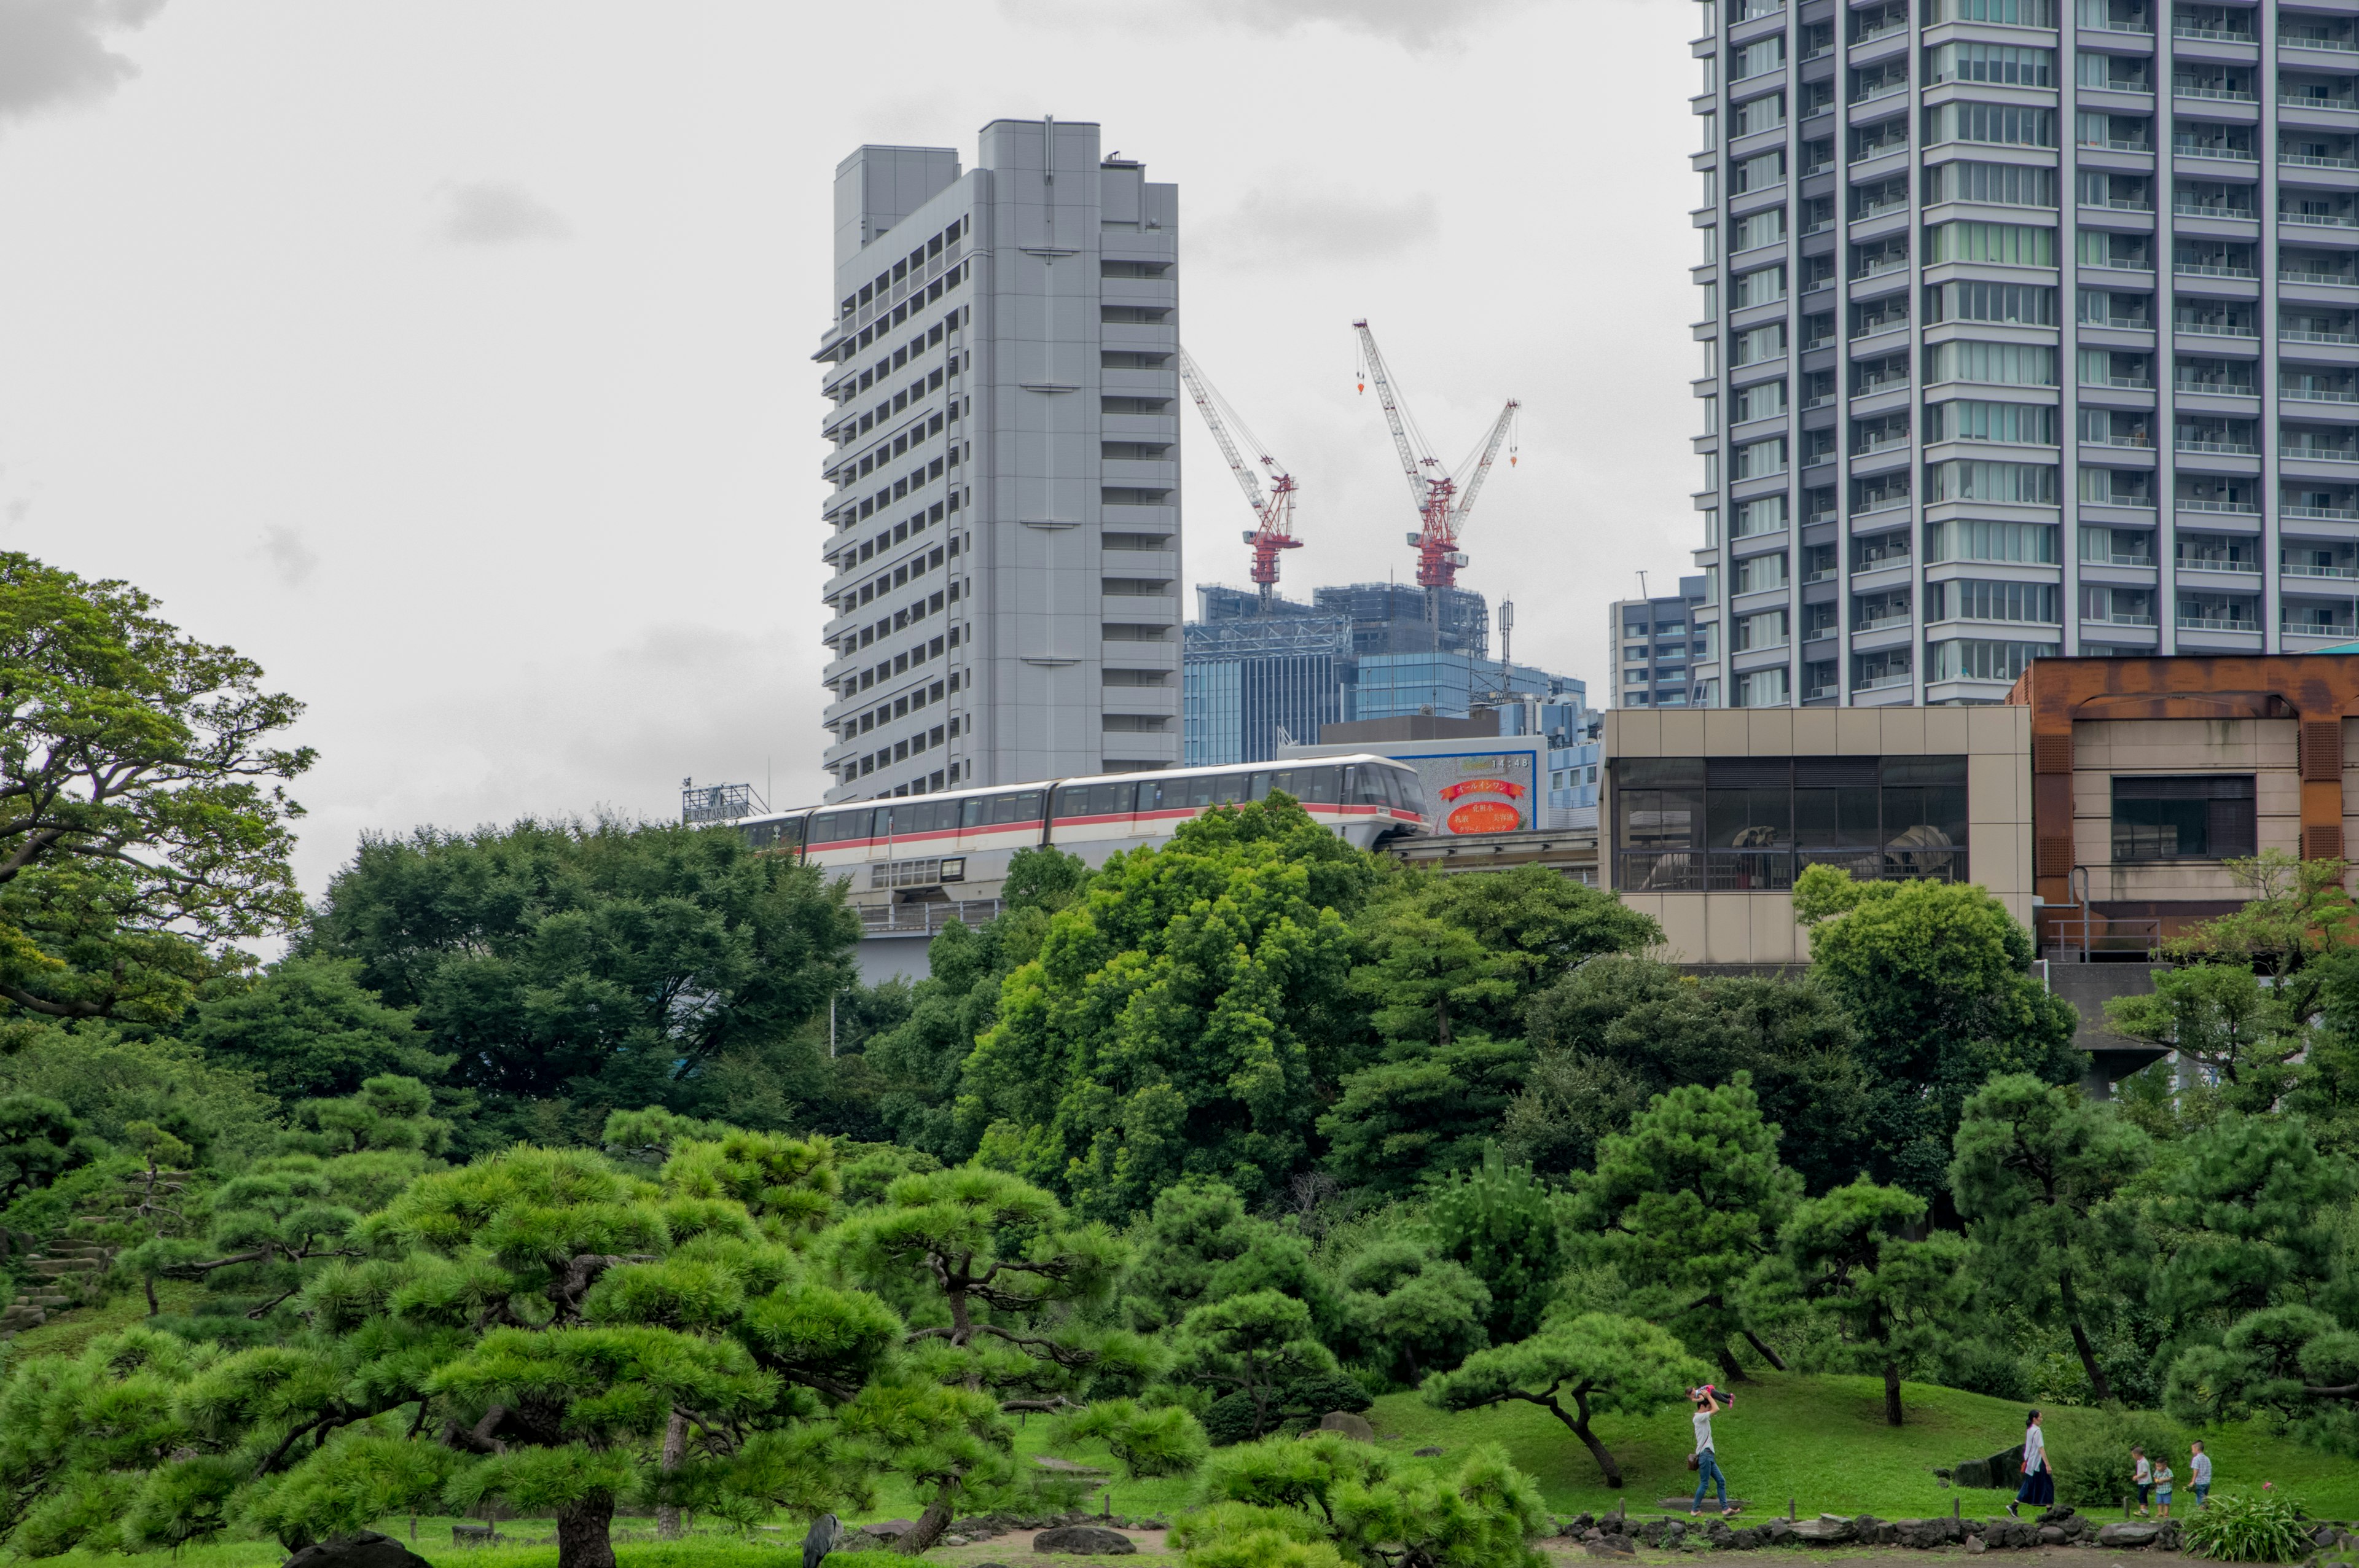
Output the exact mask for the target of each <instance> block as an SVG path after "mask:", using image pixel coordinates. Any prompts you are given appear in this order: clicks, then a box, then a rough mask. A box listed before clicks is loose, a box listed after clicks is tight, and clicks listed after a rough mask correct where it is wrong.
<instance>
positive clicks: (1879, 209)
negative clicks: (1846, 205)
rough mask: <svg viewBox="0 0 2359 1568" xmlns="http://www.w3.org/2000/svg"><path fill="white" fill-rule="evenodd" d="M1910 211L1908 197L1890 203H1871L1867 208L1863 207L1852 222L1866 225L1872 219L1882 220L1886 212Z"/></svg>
mask: <svg viewBox="0 0 2359 1568" xmlns="http://www.w3.org/2000/svg"><path fill="white" fill-rule="evenodd" d="M1906 211H1908V198H1907V197H1906V196H1901V197H1895V198H1894V199H1892V200H1888V201H1871V202H1869V203H1868V204H1867V205H1866V206H1864V207H1862V208H1861V209H1860V210H1859V212H1858V214H1857V215H1856V216H1854V218H1853V219H1852V222H1854V223H1864V222H1867V221H1868V220H1869V219H1870V218H1881V217H1883V216H1884V215H1885V214H1886V212H1906Z"/></svg>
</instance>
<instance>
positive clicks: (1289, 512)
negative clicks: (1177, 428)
mask: <svg viewBox="0 0 2359 1568" xmlns="http://www.w3.org/2000/svg"><path fill="white" fill-rule="evenodd" d="M1180 380H1181V381H1182V382H1183V383H1185V384H1187V387H1188V396H1189V398H1190V401H1192V402H1193V403H1194V404H1195V405H1196V412H1197V413H1199V414H1201V415H1202V416H1204V424H1205V426H1206V427H1208V428H1209V429H1211V431H1212V439H1213V440H1215V441H1217V442H1219V443H1220V447H1221V455H1222V456H1223V457H1224V458H1226V459H1227V460H1228V461H1229V471H1230V472H1231V473H1233V474H1234V475H1236V476H1237V485H1238V488H1240V489H1242V490H1243V491H1244V492H1245V500H1246V502H1247V503H1249V504H1250V505H1251V506H1252V507H1253V509H1254V526H1252V527H1251V528H1248V529H1246V530H1245V543H1246V544H1248V545H1251V546H1253V580H1254V583H1255V585H1256V587H1258V588H1259V589H1261V597H1262V602H1263V603H1264V604H1265V605H1266V604H1267V603H1268V602H1269V600H1270V597H1271V595H1272V594H1273V593H1274V592H1275V591H1276V589H1277V555H1278V552H1279V551H1280V550H1293V549H1299V548H1300V547H1301V546H1302V541H1301V540H1299V539H1298V538H1296V537H1295V536H1294V492H1295V488H1296V487H1295V483H1294V476H1293V475H1292V474H1290V473H1288V472H1287V471H1286V470H1285V469H1284V468H1282V467H1280V466H1279V464H1278V461H1277V459H1276V458H1273V457H1271V456H1270V455H1269V454H1268V453H1266V452H1264V453H1262V454H1261V462H1262V466H1263V467H1265V468H1266V469H1268V470H1269V488H1270V493H1269V495H1268V496H1267V497H1264V496H1263V494H1262V489H1261V481H1260V479H1259V477H1258V476H1257V475H1256V474H1255V472H1254V470H1253V468H1252V466H1251V465H1250V464H1248V463H1247V462H1246V461H1245V454H1244V453H1242V452H1240V451H1239V450H1238V449H1237V443H1236V440H1235V438H1234V437H1232V436H1231V435H1230V434H1229V427H1230V425H1232V424H1235V425H1238V426H1240V427H1242V426H1243V425H1244V423H1245V422H1244V421H1243V420H1242V419H1239V418H1238V417H1237V415H1236V411H1235V410H1234V409H1230V410H1229V411H1228V413H1227V415H1226V416H1223V413H1222V409H1223V407H1224V406H1225V405H1226V401H1227V400H1226V399H1224V398H1223V397H1222V396H1221V395H1220V393H1219V392H1217V391H1216V390H1214V388H1213V386H1212V383H1211V382H1209V381H1207V380H1205V379H1204V373H1203V372H1202V371H1201V369H1199V368H1198V366H1197V364H1196V362H1195V360H1194V359H1193V358H1191V357H1190V355H1189V352H1188V351H1187V350H1186V349H1184V348H1183V349H1181V350H1180ZM1245 438H1246V439H1247V440H1249V441H1253V444H1254V445H1255V446H1256V447H1258V446H1260V445H1261V443H1260V442H1259V441H1257V440H1254V435H1253V432H1252V431H1251V430H1246V431H1245Z"/></svg>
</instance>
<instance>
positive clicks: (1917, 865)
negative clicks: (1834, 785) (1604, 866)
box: [1614, 677, 1968, 892]
mask: <svg viewBox="0 0 2359 1568" xmlns="http://www.w3.org/2000/svg"><path fill="white" fill-rule="evenodd" d="M1903 678H1904V679H1905V678H1906V677H1903ZM1852 689H1853V690H1854V691H1867V690H1872V689H1874V687H1873V685H1872V683H1868V682H1857V683H1854V686H1853V687H1852ZM1833 690H1834V688H1832V687H1817V688H1814V689H1813V691H1812V693H1811V695H1813V696H1819V695H1832V693H1833ZM1615 859H1616V860H1617V861H1618V862H1619V865H1618V868H1617V869H1618V871H1619V874H1618V875H1617V876H1616V877H1615V879H1614V883H1615V886H1616V887H1618V888H1619V889H1620V890H1621V891H1623V892H1790V891H1792V889H1793V886H1794V879H1795V877H1796V876H1798V875H1799V874H1800V873H1801V872H1802V871H1805V870H1807V869H1808V868H1810V867H1811V866H1833V867H1835V868H1836V869H1838V870H1840V871H1849V872H1850V873H1851V874H1852V876H1853V878H1854V880H1856V881H1915V880H1923V881H1945V882H1962V881H1966V880H1968V878H1967V866H1966V850H1965V849H1964V848H1963V847H1962V846H1961V847H1957V848H1946V847H1945V848H1929V849H1919V848H1916V847H1914V846H1910V845H1903V844H1893V845H1886V846H1884V847H1883V848H1880V849H1879V848H1877V847H1875V846H1873V845H1869V846H1865V847H1862V848H1857V849H1625V850H1622V851H1620V853H1619V854H1618V855H1617V856H1616V857H1615Z"/></svg>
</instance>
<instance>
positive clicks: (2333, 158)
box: [2277, 152, 2359, 168]
mask: <svg viewBox="0 0 2359 1568" xmlns="http://www.w3.org/2000/svg"><path fill="white" fill-rule="evenodd" d="M2277 162H2279V163H2281V164H2290V165H2292V166H2293V167H2294V168H2359V157H2349V156H2347V155H2345V156H2338V155H2336V154H2333V153H2288V152H2281V153H2279V154H2277Z"/></svg>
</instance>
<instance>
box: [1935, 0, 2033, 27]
mask: <svg viewBox="0 0 2359 1568" xmlns="http://www.w3.org/2000/svg"><path fill="white" fill-rule="evenodd" d="M1926 20H1927V21H1928V22H1996V23H1998V24H1999V25H2000V26H2002V27H2054V26H2055V25H2056V0H1932V4H1931V5H1930V7H1929V8H1928V14H1927V16H1926Z"/></svg>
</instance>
